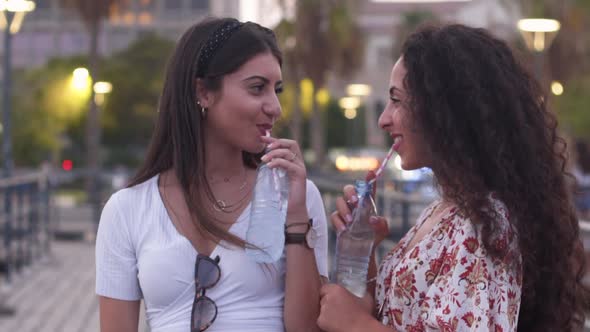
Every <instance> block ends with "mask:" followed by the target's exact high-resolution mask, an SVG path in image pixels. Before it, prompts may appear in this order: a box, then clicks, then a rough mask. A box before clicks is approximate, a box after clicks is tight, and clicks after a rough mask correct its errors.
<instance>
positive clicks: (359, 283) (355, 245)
mask: <svg viewBox="0 0 590 332" xmlns="http://www.w3.org/2000/svg"><path fill="white" fill-rule="evenodd" d="M355 189H356V192H357V197H358V205H357V207H356V208H355V209H354V210H353V211H352V222H351V223H350V224H348V226H347V228H346V230H344V231H342V232H340V234H338V238H337V239H336V283H338V284H339V285H341V286H343V287H344V288H346V289H348V290H349V291H350V292H351V293H353V294H354V295H356V296H358V297H363V296H364V295H365V292H366V290H367V271H368V269H369V259H370V257H371V250H372V248H373V242H374V240H375V233H374V231H373V228H372V227H371V225H370V224H369V218H370V217H371V216H374V215H376V211H375V202H374V201H373V198H372V196H371V193H372V190H373V184H371V183H368V182H367V181H356V182H355Z"/></svg>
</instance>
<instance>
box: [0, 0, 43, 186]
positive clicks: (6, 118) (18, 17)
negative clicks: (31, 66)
mask: <svg viewBox="0 0 590 332" xmlns="http://www.w3.org/2000/svg"><path fill="white" fill-rule="evenodd" d="M33 10H35V3H34V2H32V1H25V0H0V29H3V30H4V67H3V68H4V70H3V75H4V78H3V89H2V129H3V130H2V154H3V157H4V167H3V176H4V177H9V176H10V175H11V174H12V168H13V163H12V139H11V126H10V124H11V119H10V113H11V111H12V104H11V100H10V98H11V95H12V91H11V88H12V78H11V74H12V73H11V70H12V64H11V56H12V54H11V53H12V46H11V44H12V43H11V42H12V35H13V34H16V33H17V32H18V31H19V30H20V27H21V26H22V23H23V19H24V18H25V14H26V13H28V12H31V11H33Z"/></svg>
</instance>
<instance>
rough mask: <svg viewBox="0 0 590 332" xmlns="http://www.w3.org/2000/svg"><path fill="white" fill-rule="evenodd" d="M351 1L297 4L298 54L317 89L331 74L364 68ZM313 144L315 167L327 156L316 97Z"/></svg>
mask: <svg viewBox="0 0 590 332" xmlns="http://www.w3.org/2000/svg"><path fill="white" fill-rule="evenodd" d="M355 4H356V2H354V1H350V0H322V1H318V0H298V1H297V4H296V14H295V17H296V22H297V24H296V25H295V31H294V35H295V39H296V45H297V46H296V51H295V52H296V57H297V59H298V61H299V64H300V66H301V70H302V73H303V74H304V75H305V76H307V77H309V78H310V79H311V81H312V82H313V84H314V89H315V91H318V90H319V89H321V88H324V87H325V84H326V81H327V77H328V75H329V74H330V73H336V74H339V75H340V76H348V75H352V74H353V73H354V70H355V69H357V68H358V67H360V64H361V62H362V61H361V60H362V57H363V55H364V43H363V38H362V34H361V31H360V29H359V27H358V25H357V23H356V21H355V19H354V17H353V16H352V15H351V13H352V12H354V9H355ZM311 147H312V150H313V151H314V155H315V163H314V166H321V165H322V164H323V162H324V159H325V155H326V154H325V141H324V126H323V121H322V116H321V113H320V110H319V109H318V105H317V103H316V100H315V98H313V101H312V113H311Z"/></svg>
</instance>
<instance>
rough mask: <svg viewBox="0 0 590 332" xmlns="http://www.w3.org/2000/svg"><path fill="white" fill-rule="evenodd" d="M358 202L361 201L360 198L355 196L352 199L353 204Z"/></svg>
mask: <svg viewBox="0 0 590 332" xmlns="http://www.w3.org/2000/svg"><path fill="white" fill-rule="evenodd" d="M358 200H359V199H358V197H356V195H354V196H352V197H351V198H350V201H351V202H353V203H356V201H358Z"/></svg>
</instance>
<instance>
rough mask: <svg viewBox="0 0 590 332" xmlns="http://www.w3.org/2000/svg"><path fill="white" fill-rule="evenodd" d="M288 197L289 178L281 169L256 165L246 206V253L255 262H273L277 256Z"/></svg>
mask: <svg viewBox="0 0 590 332" xmlns="http://www.w3.org/2000/svg"><path fill="white" fill-rule="evenodd" d="M288 200H289V179H288V177H287V173H286V172H285V170H283V169H280V168H275V169H270V168H269V167H268V166H267V165H266V164H262V165H261V166H260V167H259V168H258V176H257V177H256V184H255V186H254V193H253V197H252V206H251V208H250V227H249V228H248V231H247V232H246V241H247V242H248V243H249V244H251V245H253V246H255V248H250V247H249V246H247V247H246V254H247V255H248V256H249V257H250V258H252V259H253V260H254V261H255V262H257V263H273V262H276V261H277V260H279V258H281V255H282V254H283V248H284V246H285V221H286V218H287V206H288Z"/></svg>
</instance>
